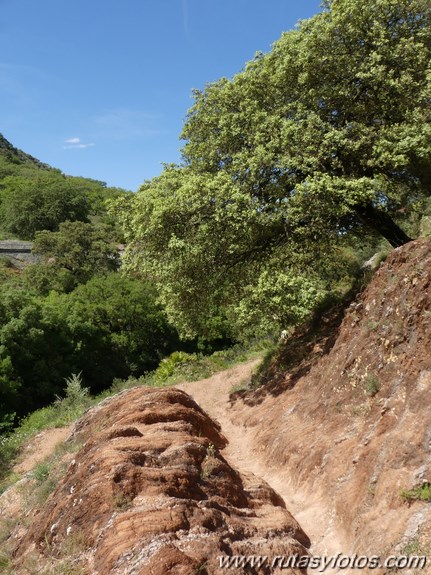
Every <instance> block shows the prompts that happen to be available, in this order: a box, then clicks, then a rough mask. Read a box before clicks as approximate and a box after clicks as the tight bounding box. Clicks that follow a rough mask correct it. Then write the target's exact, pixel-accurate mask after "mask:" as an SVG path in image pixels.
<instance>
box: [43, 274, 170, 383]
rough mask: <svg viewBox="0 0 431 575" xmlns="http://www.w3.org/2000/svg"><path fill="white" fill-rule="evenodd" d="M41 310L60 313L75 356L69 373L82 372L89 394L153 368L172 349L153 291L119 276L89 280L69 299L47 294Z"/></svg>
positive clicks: (135, 281) (67, 296) (163, 317)
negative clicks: (72, 369) (53, 310)
mask: <svg viewBox="0 0 431 575" xmlns="http://www.w3.org/2000/svg"><path fill="white" fill-rule="evenodd" d="M47 305H49V306H52V307H54V308H55V309H56V310H58V312H59V313H60V314H61V316H62V318H63V321H64V323H65V325H66V326H67V329H68V331H69V334H70V335H69V337H70V339H71V342H72V344H73V346H74V349H75V353H76V359H75V365H76V367H75V371H82V375H83V378H84V381H85V382H86V383H87V385H89V386H90V388H91V390H92V391H93V392H94V391H100V390H101V389H104V388H106V387H107V386H109V385H110V383H111V382H112V380H113V379H114V378H116V377H120V378H122V377H128V376H129V375H131V374H133V375H141V374H143V373H144V372H146V371H150V370H152V369H154V368H155V367H156V366H157V365H158V363H159V361H160V359H161V358H162V357H164V356H165V355H166V354H168V353H170V352H171V351H173V350H174V349H175V347H176V345H177V344H178V339H177V336H176V333H175V332H174V331H173V330H172V328H170V327H169V326H168V324H167V321H166V318H165V315H164V313H163V311H162V310H161V308H160V306H158V305H157V304H156V293H155V291H154V289H153V288H152V287H151V286H150V285H148V284H145V283H142V282H140V281H138V280H134V279H130V278H126V277H124V276H122V275H120V274H110V275H108V276H106V277H94V278H93V279H91V280H90V281H89V282H87V283H86V284H85V285H81V286H79V287H78V288H77V289H75V290H74V291H73V292H72V293H71V294H69V295H63V296H60V295H56V294H51V295H50V296H49V297H48V298H47Z"/></svg>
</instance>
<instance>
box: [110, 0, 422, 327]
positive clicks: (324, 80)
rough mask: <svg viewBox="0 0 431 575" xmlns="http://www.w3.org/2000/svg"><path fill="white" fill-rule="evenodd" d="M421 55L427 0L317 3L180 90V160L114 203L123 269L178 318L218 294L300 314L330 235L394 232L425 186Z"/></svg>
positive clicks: (214, 303)
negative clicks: (190, 94) (221, 70)
mask: <svg viewBox="0 0 431 575" xmlns="http://www.w3.org/2000/svg"><path fill="white" fill-rule="evenodd" d="M430 62H431V4H430V3H429V0H369V1H367V2H363V1H360V0H332V1H328V2H326V3H325V5H324V8H323V11H322V12H321V13H319V14H317V15H316V16H315V17H313V18H311V19H309V20H305V21H303V22H301V23H300V24H299V25H298V27H297V28H296V29H295V30H292V31H289V32H286V33H285V34H283V35H282V37H281V38H280V39H279V40H278V41H277V42H276V43H275V44H274V46H273V48H272V50H271V52H270V53H268V54H266V55H264V54H258V55H257V56H256V57H255V59H254V60H253V61H251V62H250V63H249V64H247V65H246V67H245V69H244V70H243V71H242V72H240V73H239V74H237V75H236V76H235V77H234V78H232V79H226V78H222V79H221V80H219V81H218V82H215V83H212V84H209V85H207V87H206V88H205V89H204V90H203V91H196V92H195V103H194V105H193V107H192V108H191V110H190V112H189V114H188V116H187V119H186V123H185V127H184V131H183V138H184V139H185V141H186V143H185V146H184V148H183V156H184V158H183V164H182V165H181V166H167V167H166V169H165V171H164V173H163V174H162V175H161V176H160V177H158V178H155V179H154V180H153V181H152V182H148V183H146V184H145V185H144V186H143V187H142V189H141V191H140V192H139V193H138V194H137V196H136V198H134V199H132V200H131V201H123V202H120V203H118V204H117V207H118V209H119V212H120V215H121V217H122V219H123V223H124V226H125V229H126V232H127V237H128V240H129V242H130V247H129V252H128V256H127V258H128V259H127V260H126V261H128V265H129V267H131V268H133V269H135V270H141V271H143V272H144V273H145V274H147V275H150V276H151V277H153V278H155V279H156V280H158V281H159V283H160V285H161V290H162V298H163V299H164V301H165V303H166V304H167V306H168V309H170V312H171V315H172V316H175V315H176V316H177V321H179V323H180V324H181V323H182V322H183V324H184V328H185V331H187V330H188V331H190V332H193V331H198V330H199V329H201V328H202V322H199V321H197V319H196V318H197V317H200V318H201V319H202V321H203V322H205V320H204V319H203V318H204V316H205V315H206V316H207V317H212V318H216V317H219V316H218V315H217V313H215V310H216V309H219V308H220V305H221V306H222V307H223V309H224V313H225V314H226V313H227V314H228V315H229V310H231V314H232V315H233V316H235V318H241V317H244V318H246V317H247V315H248V314H249V315H250V314H252V313H253V310H256V307H257V308H259V307H260V309H261V310H263V313H266V314H272V316H277V310H278V312H279V316H280V317H275V319H276V320H277V321H278V322H279V323H280V324H283V323H285V324H286V323H289V322H295V321H297V320H300V319H301V318H302V317H303V316H304V314H305V313H306V312H307V311H308V310H309V309H310V308H311V307H312V305H314V303H315V302H316V301H317V300H318V299H319V297H320V295H319V294H320V293H321V290H320V284H319V278H320V279H321V278H322V270H324V269H325V268H326V266H327V265H329V264H328V262H327V261H325V259H324V257H325V256H324V254H329V253H330V248H331V246H333V245H335V244H336V243H337V242H339V241H340V239H342V238H345V237H346V236H348V235H349V234H350V233H354V232H355V233H357V232H358V231H359V233H361V234H367V233H374V234H375V233H379V234H381V235H382V236H383V237H384V238H386V239H387V240H388V241H389V243H390V244H391V245H392V246H394V247H398V246H400V245H402V244H404V243H406V242H407V241H409V240H410V238H409V236H408V235H407V233H405V232H404V231H403V229H402V228H401V227H400V226H399V225H398V224H397V222H396V219H397V217H396V216H397V214H399V213H400V212H401V211H403V213H407V212H408V211H409V209H410V208H411V207H412V206H413V205H415V203H417V201H418V200H419V199H420V198H423V197H425V196H427V195H429V193H430V191H431V121H430V120H431V67H430ZM305 265H307V281H305V275H304V269H305ZM283 278H284V279H283ZM298 278H302V279H303V281H299V282H298V281H297V280H298ZM298 283H299V284H301V285H298ZM276 286H279V288H278V290H277V287H276ZM256 294H260V297H259V296H257V295H256ZM256 298H257V300H256ZM256 302H260V305H257V303H256ZM226 310H227V311H226ZM244 321H246V320H244Z"/></svg>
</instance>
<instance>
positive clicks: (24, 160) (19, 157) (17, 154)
mask: <svg viewBox="0 0 431 575" xmlns="http://www.w3.org/2000/svg"><path fill="white" fill-rule="evenodd" d="M0 157H2V158H4V159H5V160H7V161H8V162H10V163H12V164H26V165H27V166H31V167H35V168H40V169H43V170H52V169H53V168H51V166H49V165H48V164H44V163H43V162H40V161H39V160H37V159H36V158H34V157H33V156H30V154H26V153H25V152H23V151H22V150H19V149H18V148H15V146H13V145H12V144H11V143H10V142H9V141H8V140H6V138H5V137H4V136H3V135H2V134H0Z"/></svg>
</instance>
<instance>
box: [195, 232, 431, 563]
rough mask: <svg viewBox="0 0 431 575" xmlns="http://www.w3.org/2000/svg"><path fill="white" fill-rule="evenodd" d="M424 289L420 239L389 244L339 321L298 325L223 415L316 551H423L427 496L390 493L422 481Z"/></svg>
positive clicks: (430, 529)
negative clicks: (259, 384) (262, 382)
mask: <svg viewBox="0 0 431 575" xmlns="http://www.w3.org/2000/svg"><path fill="white" fill-rule="evenodd" d="M430 286H431V243H430V241H429V240H425V239H423V240H418V241H416V242H412V243H409V244H408V245H406V246H404V247H402V248H399V249H397V250H394V251H393V252H392V254H391V255H390V256H389V257H388V259H387V260H386V262H385V263H384V264H383V265H382V266H381V268H380V269H379V270H378V271H377V272H376V274H375V276H374V278H373V280H372V282H371V283H370V284H369V286H368V287H367V289H366V290H365V291H364V293H363V294H362V296H361V297H360V298H359V299H358V300H357V301H356V302H354V303H353V304H351V305H350V307H349V308H348V309H347V311H346V313H345V316H344V319H343V320H342V322H341V324H340V326H339V327H337V318H336V316H334V314H332V315H329V316H328V317H326V318H325V320H324V321H325V323H323V324H322V325H321V326H320V328H319V326H317V329H315V331H314V335H313V333H311V335H310V333H309V334H308V338H304V333H302V332H298V334H297V335H296V336H294V337H293V338H292V340H291V341H290V342H289V344H288V345H287V346H286V349H285V351H284V353H283V352H282V353H281V355H280V356H279V357H278V360H277V366H272V378H271V379H270V381H268V382H267V385H266V386H265V387H264V388H262V389H260V390H258V391H256V392H254V393H248V394H243V397H242V398H240V399H237V401H235V403H234V407H233V408H232V409H231V410H230V415H229V418H230V419H231V421H233V422H235V425H236V426H237V428H238V429H241V428H242V429H243V433H244V434H245V435H246V436H247V442H248V446H249V447H248V449H249V453H250V452H251V453H254V454H255V460H256V461H255V462H254V463H252V464H250V462H249V460H248V463H247V459H246V460H245V461H246V464H247V465H248V467H249V468H250V469H252V470H253V471H254V472H255V473H258V474H260V475H261V476H262V477H264V478H266V479H267V480H268V481H269V482H270V483H271V485H272V486H273V487H275V488H276V489H277V490H278V491H279V492H280V493H281V494H282V495H283V497H284V499H285V501H286V503H287V506H288V508H289V509H290V510H291V511H292V513H293V514H294V515H295V517H296V518H297V519H298V521H299V522H300V523H301V525H302V526H303V528H304V529H305V530H306V531H307V533H308V534H309V535H310V538H311V539H312V542H313V547H312V550H313V551H314V552H316V551H317V552H343V553H347V554H353V553H355V552H356V553H359V554H372V555H381V556H383V557H386V556H387V555H388V554H392V553H403V552H406V551H407V550H409V549H413V550H416V551H417V550H419V551H420V552H422V553H428V554H429V553H430V552H431V548H430V547H431V503H430V502H424V501H414V502H412V503H410V504H408V503H406V501H405V500H404V499H403V498H402V497H401V496H400V494H401V492H402V491H403V490H410V489H412V488H417V487H420V486H422V485H423V484H424V483H427V482H428V483H429V482H431V409H430V398H431V353H430V342H431V293H430ZM328 324H330V325H331V327H330V329H329V330H328ZM295 341H296V343H295ZM298 342H300V343H302V344H303V345H304V346H308V348H309V349H308V351H309V353H307V354H303V356H304V357H302V358H301V357H300V358H299V360H298V356H297V355H296V356H295V357H293V356H292V350H293V351H295V350H296V351H297V349H298V346H297V345H296V344H298ZM280 362H281V363H283V364H284V365H285V366H287V367H286V368H285V370H280V368H279V365H280ZM270 371H271V370H270ZM189 391H190V389H189ZM223 428H224V429H225V430H226V427H223ZM231 447H232V446H231ZM242 465H243V463H242V464H241V465H239V468H241V467H242ZM429 561H430V562H431V559H430V560H429ZM370 572H371V571H370ZM372 572H374V573H376V572H377V571H372ZM421 572H422V571H421ZM425 572H427V571H425ZM428 572H429V573H431V567H428ZM343 573H346V571H343Z"/></svg>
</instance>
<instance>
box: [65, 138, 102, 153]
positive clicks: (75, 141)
mask: <svg viewBox="0 0 431 575" xmlns="http://www.w3.org/2000/svg"><path fill="white" fill-rule="evenodd" d="M64 143H65V144H66V146H63V150H70V149H77V150H83V149H85V148H92V147H93V146H95V145H96V144H95V143H94V142H91V143H88V144H84V143H83V142H81V138H67V139H66V140H64Z"/></svg>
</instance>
